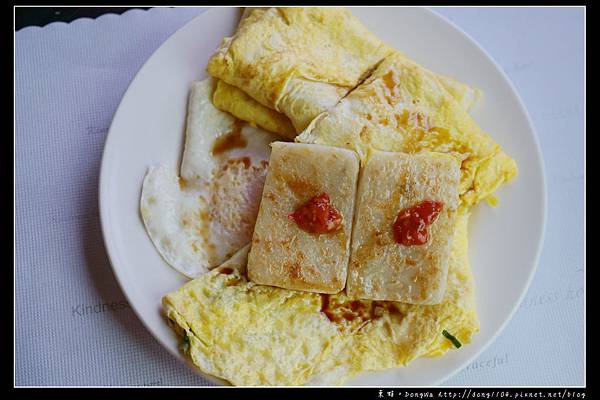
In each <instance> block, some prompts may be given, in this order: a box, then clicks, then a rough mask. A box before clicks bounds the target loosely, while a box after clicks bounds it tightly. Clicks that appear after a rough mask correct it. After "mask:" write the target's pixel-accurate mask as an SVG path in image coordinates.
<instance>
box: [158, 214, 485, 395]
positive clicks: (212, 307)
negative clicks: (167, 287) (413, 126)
mask: <svg viewBox="0 0 600 400" xmlns="http://www.w3.org/2000/svg"><path fill="white" fill-rule="evenodd" d="M467 221H468V212H467V211H466V208H462V209H461V210H459V212H458V216H457V220H456V222H457V223H456V228H455V229H456V230H455V233H454V237H455V240H454V241H453V245H452V252H451V255H450V261H449V269H448V283H447V288H446V292H445V294H444V299H443V301H442V302H441V303H440V304H436V305H415V304H406V303H399V302H379V301H368V300H351V299H349V298H348V297H347V296H346V295H345V294H344V292H341V293H339V294H331V295H327V294H317V293H310V292H304V291H294V290H286V289H281V288H277V287H273V286H263V285H257V284H254V283H252V282H249V281H248V280H247V278H246V275H245V273H244V272H243V265H244V263H243V261H241V260H239V259H238V260H237V261H236V262H235V263H232V264H234V265H238V266H239V267H241V268H240V269H234V268H231V267H230V268H229V269H227V270H225V271H224V272H219V270H220V269H221V268H217V269H215V270H213V271H211V272H209V273H207V274H205V275H203V276H201V277H200V278H198V279H195V280H193V281H191V282H189V283H186V284H185V285H184V286H182V287H181V288H180V289H178V290H176V291H174V292H172V293H169V294H168V295H166V296H165V297H164V298H163V307H164V310H165V314H166V316H167V318H168V320H169V323H170V324H171V325H172V326H173V327H174V329H175V331H176V332H178V334H179V335H181V338H182V343H183V346H182V350H183V352H184V353H185V354H186V355H188V356H189V357H190V358H191V359H192V361H193V362H194V364H195V365H197V366H198V367H199V368H200V369H201V370H202V371H204V372H205V373H208V374H211V375H214V376H217V377H220V378H223V379H225V380H227V381H229V382H231V383H232V384H234V385H303V384H309V385H317V384H318V385H339V384H342V383H344V382H346V381H347V380H348V379H349V378H350V377H352V376H354V375H356V374H357V373H360V372H363V371H378V370H383V369H387V368H394V367H401V366H404V365H406V364H408V363H409V362H410V361H412V360H414V359H415V358H418V357H424V356H426V357H428V356H438V355H441V354H443V353H445V352H446V351H447V350H449V349H451V348H455V344H454V343H453V342H452V341H450V340H449V339H448V338H447V337H446V336H444V334H443V333H442V332H443V331H446V332H447V333H449V334H450V335H452V337H454V338H455V339H456V341H457V342H460V343H463V344H464V343H468V342H469V341H470V339H471V336H472V335H473V334H474V333H475V332H476V331H477V330H478V329H479V323H478V321H477V316H476V312H475V302H474V288H473V277H472V275H471V271H470V268H469V261H468V255H467ZM240 258H241V257H240Z"/></svg>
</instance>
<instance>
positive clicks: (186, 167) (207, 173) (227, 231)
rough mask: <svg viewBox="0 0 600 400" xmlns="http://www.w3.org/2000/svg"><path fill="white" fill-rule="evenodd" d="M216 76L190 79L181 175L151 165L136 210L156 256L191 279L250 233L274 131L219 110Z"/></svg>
mask: <svg viewBox="0 0 600 400" xmlns="http://www.w3.org/2000/svg"><path fill="white" fill-rule="evenodd" d="M214 89H215V81H214V80H213V79H208V80H205V81H202V82H194V84H193V86H192V89H191V93H190V99H189V105H188V117H187V128H186V142H185V150H184V155H183V160H182V164H181V171H180V172H181V174H180V175H179V174H178V172H177V171H176V170H175V169H174V168H170V167H168V166H166V165H156V166H152V167H150V168H149V169H148V172H147V174H146V176H145V178H144V182H143V187H142V195H141V200H140V212H141V216H142V219H143V221H144V224H145V227H146V230H147V232H148V234H149V236H150V238H151V239H152V242H153V243H154V246H155V247H156V249H157V250H158V252H159V253H160V254H161V256H162V257H163V258H164V259H165V261H167V263H169V264H170V265H171V266H173V268H175V269H176V270H178V271H179V272H181V273H183V274H184V275H186V276H188V277H190V278H194V277H198V276H200V275H201V274H203V273H205V272H207V271H208V270H209V269H210V268H212V267H215V266H217V265H219V264H221V263H222V262H224V261H225V260H227V259H228V258H229V257H230V256H231V255H232V254H233V253H234V252H235V251H237V250H238V249H240V248H241V247H242V246H244V245H245V244H246V243H248V242H249V241H250V240H251V238H252V232H253V230H254V223H255V222H256V215H257V213H258V208H259V204H260V199H261V195H262V188H263V185H264V180H265V176H266V171H267V166H268V160H269V155H270V146H269V144H270V143H271V142H272V141H275V140H277V139H278V136H276V135H274V134H273V133H270V132H267V131H265V130H262V129H259V128H256V127H253V126H251V125H250V124H248V123H245V122H243V121H240V120H238V119H236V118H235V117H233V116H231V115H229V114H227V113H224V112H222V111H219V110H218V109H216V108H215V107H214V106H213V105H212V102H211V97H212V94H213V91H214Z"/></svg>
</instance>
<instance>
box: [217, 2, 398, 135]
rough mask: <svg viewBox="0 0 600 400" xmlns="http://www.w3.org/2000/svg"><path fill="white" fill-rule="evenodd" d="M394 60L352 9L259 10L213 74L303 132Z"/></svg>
mask: <svg viewBox="0 0 600 400" xmlns="http://www.w3.org/2000/svg"><path fill="white" fill-rule="evenodd" d="M392 52H393V49H392V48H390V47H389V46H387V45H385V44H384V43H383V42H382V41H381V40H380V39H379V38H377V37H376V36H375V35H373V34H372V33H371V32H369V31H368V29H367V28H366V27H365V26H364V25H363V24H362V23H361V22H360V21H359V20H358V19H356V18H355V17H354V16H353V15H352V14H351V13H350V12H349V11H348V10H345V9H341V8H321V7H306V8H303V7H294V8H266V9H252V10H250V11H249V12H248V13H247V16H246V17H245V18H243V19H242V21H241V23H240V25H239V26H238V28H237V30H236V32H235V34H234V35H233V36H232V37H229V38H225V39H224V40H223V43H222V44H221V47H220V48H219V49H218V50H217V52H216V53H215V54H214V55H213V57H211V59H210V60H209V62H208V67H207V70H208V73H209V74H211V75H212V76H214V77H216V78H218V79H220V80H223V81H225V82H226V83H228V84H229V85H232V86H235V87H237V88H239V89H241V90H242V91H244V92H245V93H246V94H248V95H249V96H250V97H251V98H253V99H254V100H256V101H257V102H259V103H260V104H262V105H264V106H266V107H267V108H270V109H273V110H276V111H278V112H280V113H283V114H285V115H286V116H287V117H288V118H289V119H290V120H291V122H292V124H293V125H294V128H295V129H296V131H297V132H299V131H301V130H303V129H304V128H305V127H306V126H307V125H308V123H310V121H312V120H313V119H314V118H315V117H316V116H317V115H318V114H320V113H321V112H323V111H324V110H326V109H328V108H330V107H333V106H334V105H335V104H336V103H337V102H338V101H339V99H340V98H341V97H343V96H344V95H345V94H346V93H347V92H348V91H349V90H351V89H352V88H354V87H355V86H356V85H357V84H358V83H359V82H360V81H361V79H363V78H364V77H365V76H366V74H367V73H368V72H369V71H370V70H371V69H372V68H373V67H374V66H375V65H376V64H377V63H378V62H379V61H381V60H382V59H383V58H384V57H385V56H387V55H389V54H391V53H392Z"/></svg>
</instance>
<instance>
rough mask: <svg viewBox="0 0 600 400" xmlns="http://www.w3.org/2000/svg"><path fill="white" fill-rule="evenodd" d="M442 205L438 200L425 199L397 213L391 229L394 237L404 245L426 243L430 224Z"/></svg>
mask: <svg viewBox="0 0 600 400" xmlns="http://www.w3.org/2000/svg"><path fill="white" fill-rule="evenodd" d="M443 207H444V203H442V202H440V201H431V200H425V201H422V202H420V203H418V204H416V205H415V206H413V207H410V208H406V209H404V210H402V211H400V212H399V213H398V216H397V217H396V220H395V221H394V225H393V226H392V229H393V231H394V239H395V240H396V242H397V243H400V244H403V245H404V246H418V245H422V244H425V243H427V240H428V238H429V231H428V230H427V227H428V226H429V225H431V224H432V223H433V222H434V221H435V220H436V218H437V217H438V215H439V214H440V212H441V211H442V208H443Z"/></svg>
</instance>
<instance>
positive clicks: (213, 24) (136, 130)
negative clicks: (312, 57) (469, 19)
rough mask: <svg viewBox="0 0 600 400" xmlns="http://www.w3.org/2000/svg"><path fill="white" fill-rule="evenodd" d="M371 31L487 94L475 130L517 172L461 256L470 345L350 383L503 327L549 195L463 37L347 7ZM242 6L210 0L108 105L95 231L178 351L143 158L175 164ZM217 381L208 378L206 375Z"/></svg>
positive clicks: (538, 164) (481, 210)
mask: <svg viewBox="0 0 600 400" xmlns="http://www.w3.org/2000/svg"><path fill="white" fill-rule="evenodd" d="M352 12H353V13H354V14H355V15H356V16H357V17H359V18H360V20H361V21H363V23H365V24H366V25H367V26H368V27H369V28H370V29H371V30H372V31H373V32H374V33H375V34H377V35H378V36H380V37H381V38H382V39H383V40H384V41H386V42H387V43H389V44H391V45H393V46H394V47H395V48H397V49H399V50H401V51H403V52H405V53H406V54H407V55H409V56H411V57H412V58H413V59H415V60H416V61H418V62H419V63H421V64H422V65H424V66H426V67H428V68H430V69H432V70H434V71H436V72H439V73H443V74H446V75H449V76H452V77H455V78H457V79H459V80H461V81H464V82H467V83H469V84H472V85H475V86H478V87H480V88H481V89H482V90H483V92H484V101H483V103H482V104H480V105H479V106H478V107H477V109H476V110H475V112H474V113H473V115H474V118H475V119H476V121H477V122H479V123H480V125H481V126H482V127H483V129H484V130H486V131H487V132H489V133H490V134H491V135H492V136H493V137H494V139H495V140H496V141H498V142H499V143H500V144H501V145H502V147H503V148H504V149H505V150H506V152H507V153H508V154H509V155H511V156H512V157H514V158H515V159H516V161H517V164H518V166H519V171H520V174H519V176H518V178H517V179H516V181H514V182H513V183H511V184H510V185H507V186H504V187H503V188H501V189H500V190H499V192H498V195H499V198H500V205H499V206H498V207H497V208H495V209H493V208H490V207H489V206H487V205H485V204H481V205H480V206H479V207H478V209H477V210H476V211H475V212H474V215H473V217H472V219H471V226H470V251H469V252H470V257H471V264H472V268H473V272H474V275H475V281H476V290H477V308H478V313H479V318H480V321H481V331H480V332H479V333H478V334H476V335H475V337H474V340H473V342H472V343H471V344H469V345H467V346H464V347H463V348H461V349H460V351H449V352H448V353H447V354H446V355H445V356H443V357H440V358H433V359H419V360H416V361H415V362H413V363H412V364H410V365H409V366H408V367H406V368H400V369H394V370H388V371H385V372H380V373H369V374H364V375H360V376H358V377H356V378H355V379H353V380H352V381H350V382H348V384H350V385H373V386H378V385H379V386H381V385H394V386H395V385H398V386H400V385H409V386H421V385H435V384H438V383H440V382H442V381H443V380H445V379H447V378H448V377H449V376H451V375H452V374H454V373H455V372H457V371H459V370H460V369H461V368H463V367H464V366H465V365H466V364H467V363H468V362H469V361H470V360H472V359H473V358H474V357H476V356H477V355H478V354H479V353H480V352H481V351H483V350H484V349H485V348H486V347H487V346H488V345H489V344H490V343H491V342H492V341H493V340H494V338H495V337H496V336H497V335H498V334H499V333H500V331H501V330H502V328H503V327H504V326H505V325H506V323H507V322H508V320H509V319H510V318H511V316H512V314H513V313H514V311H515V310H516V309H517V307H518V305H519V303H520V302H521V300H522V298H523V296H524V295H525V292H526V290H527V287H528V286H529V282H530V280H531V278H532V276H533V274H534V271H535V267H536V264H537V260H538V256H539V252H540V248H541V242H542V237H543V231H544V225H545V210H546V200H545V199H546V196H545V184H544V174H543V167H542V165H543V164H542V160H541V155H540V150H539V146H538V144H537V140H536V136H535V133H534V130H533V127H532V124H531V122H530V120H529V117H528V115H527V112H526V110H525V108H524V106H523V104H522V102H521V100H520V99H519V96H518V95H517V93H516V91H515V90H514V88H513V87H512V85H511V84H510V82H509V81H508V79H507V78H506V76H505V75H504V73H503V72H502V70H501V69H500V68H499V67H498V66H497V65H496V64H495V63H494V61H492V59H491V58H490V57H489V56H488V55H487V54H486V53H485V51H484V50H482V49H481V48H480V47H479V46H478V45H477V44H476V43H475V42H474V41H473V40H472V39H470V38H469V37H467V36H466V35H465V34H464V33H462V32H461V31H460V30H459V29H458V28H456V27H455V26H453V25H452V24H451V23H449V22H448V21H446V20H445V19H443V18H441V17H439V16H438V15H437V14H435V13H433V12H431V11H429V10H427V9H424V8H392V9H389V8H355V9H352ZM240 14H241V12H240V10H239V9H234V8H215V9H211V10H208V11H206V12H204V13H203V14H201V15H199V16H198V17H196V18H195V19H193V20H192V21H190V22H189V23H188V24H186V25H185V26H184V27H182V28H181V29H180V30H178V31H177V32H176V33H174V34H173V35H172V36H171V37H170V38H169V39H168V40H167V41H166V42H165V43H164V44H163V45H162V46H161V47H160V48H159V49H158V50H156V52H155V53H154V54H153V55H152V57H150V59H149V60H148V61H147V62H146V64H145V65H144V66H143V67H142V69H141V70H140V71H139V72H138V74H137V76H136V77H135V79H134V80H133V82H132V83H131V85H130V86H129V89H128V90H127V92H126V93H125V96H124V97H123V100H122V101H121V104H120V106H119V109H118V110H117V112H116V114H115V116H114V119H113V122H112V125H111V127H110V131H109V134H108V138H107V141H106V146H105V149H104V157H103V160H102V170H101V177H100V212H101V220H102V230H103V234H104V240H105V242H106V249H107V251H108V254H109V257H110V260H111V263H112V266H113V269H114V272H115V275H116V277H117V279H118V281H119V283H120V285H121V287H122V289H123V291H124V292H125V295H126V296H127V299H128V300H129V303H130V304H131V306H132V307H133V309H134V310H135V312H136V313H137V315H138V316H139V318H140V319H141V320H142V321H143V323H144V324H145V326H146V327H147V328H148V330H150V332H152V334H153V335H154V336H155V337H156V339H157V340H158V341H159V342H160V343H162V345H163V346H164V347H166V348H167V349H168V350H169V351H170V352H171V353H172V354H174V355H175V356H176V357H178V358H179V359H181V360H184V357H183V356H182V355H181V354H180V352H179V351H178V349H177V340H176V338H175V335H174V334H173V333H172V331H171V330H170V329H169V328H168V327H167V324H166V323H165V321H164V319H163V317H162V316H161V312H160V310H161V306H160V299H161V297H162V296H163V295H164V294H166V293H168V292H170V291H172V290H175V289H177V288H178V287H180V286H181V285H182V284H183V283H185V282H186V281H187V279H186V278H185V277H184V276H182V275H180V274H179V273H178V272H176V271H175V270H173V269H172V268H170V267H169V266H168V265H167V264H166V263H165V262H164V261H163V260H162V258H161V257H160V256H159V254H158V253H157V252H156V250H155V249H154V247H153V246H152V243H151V241H150V239H149V237H148V236H147V234H146V232H145V230H144V226H143V223H142V220H141V218H140V214H139V209H138V205H139V198H140V190H141V184H142V179H143V177H144V174H145V172H146V169H147V168H148V166H149V165H151V164H155V163H159V162H160V163H167V164H171V165H172V166H173V167H177V166H179V163H180V159H181V154H182V149H183V147H182V146H183V140H184V121H185V115H186V104H187V98H188V90H189V88H190V83H191V82H192V81H193V80H199V79H203V78H205V77H206V73H205V71H204V68H205V66H206V63H207V61H208V58H209V57H210V55H211V54H212V52H213V51H214V50H215V48H216V47H217V46H218V44H219V43H220V41H221V39H222V38H223V37H225V36H229V35H231V33H232V32H233V30H234V29H235V27H236V26H237V22H238V20H239V16H240ZM207 378H208V379H211V380H213V381H216V380H215V379H214V378H212V377H207Z"/></svg>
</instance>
